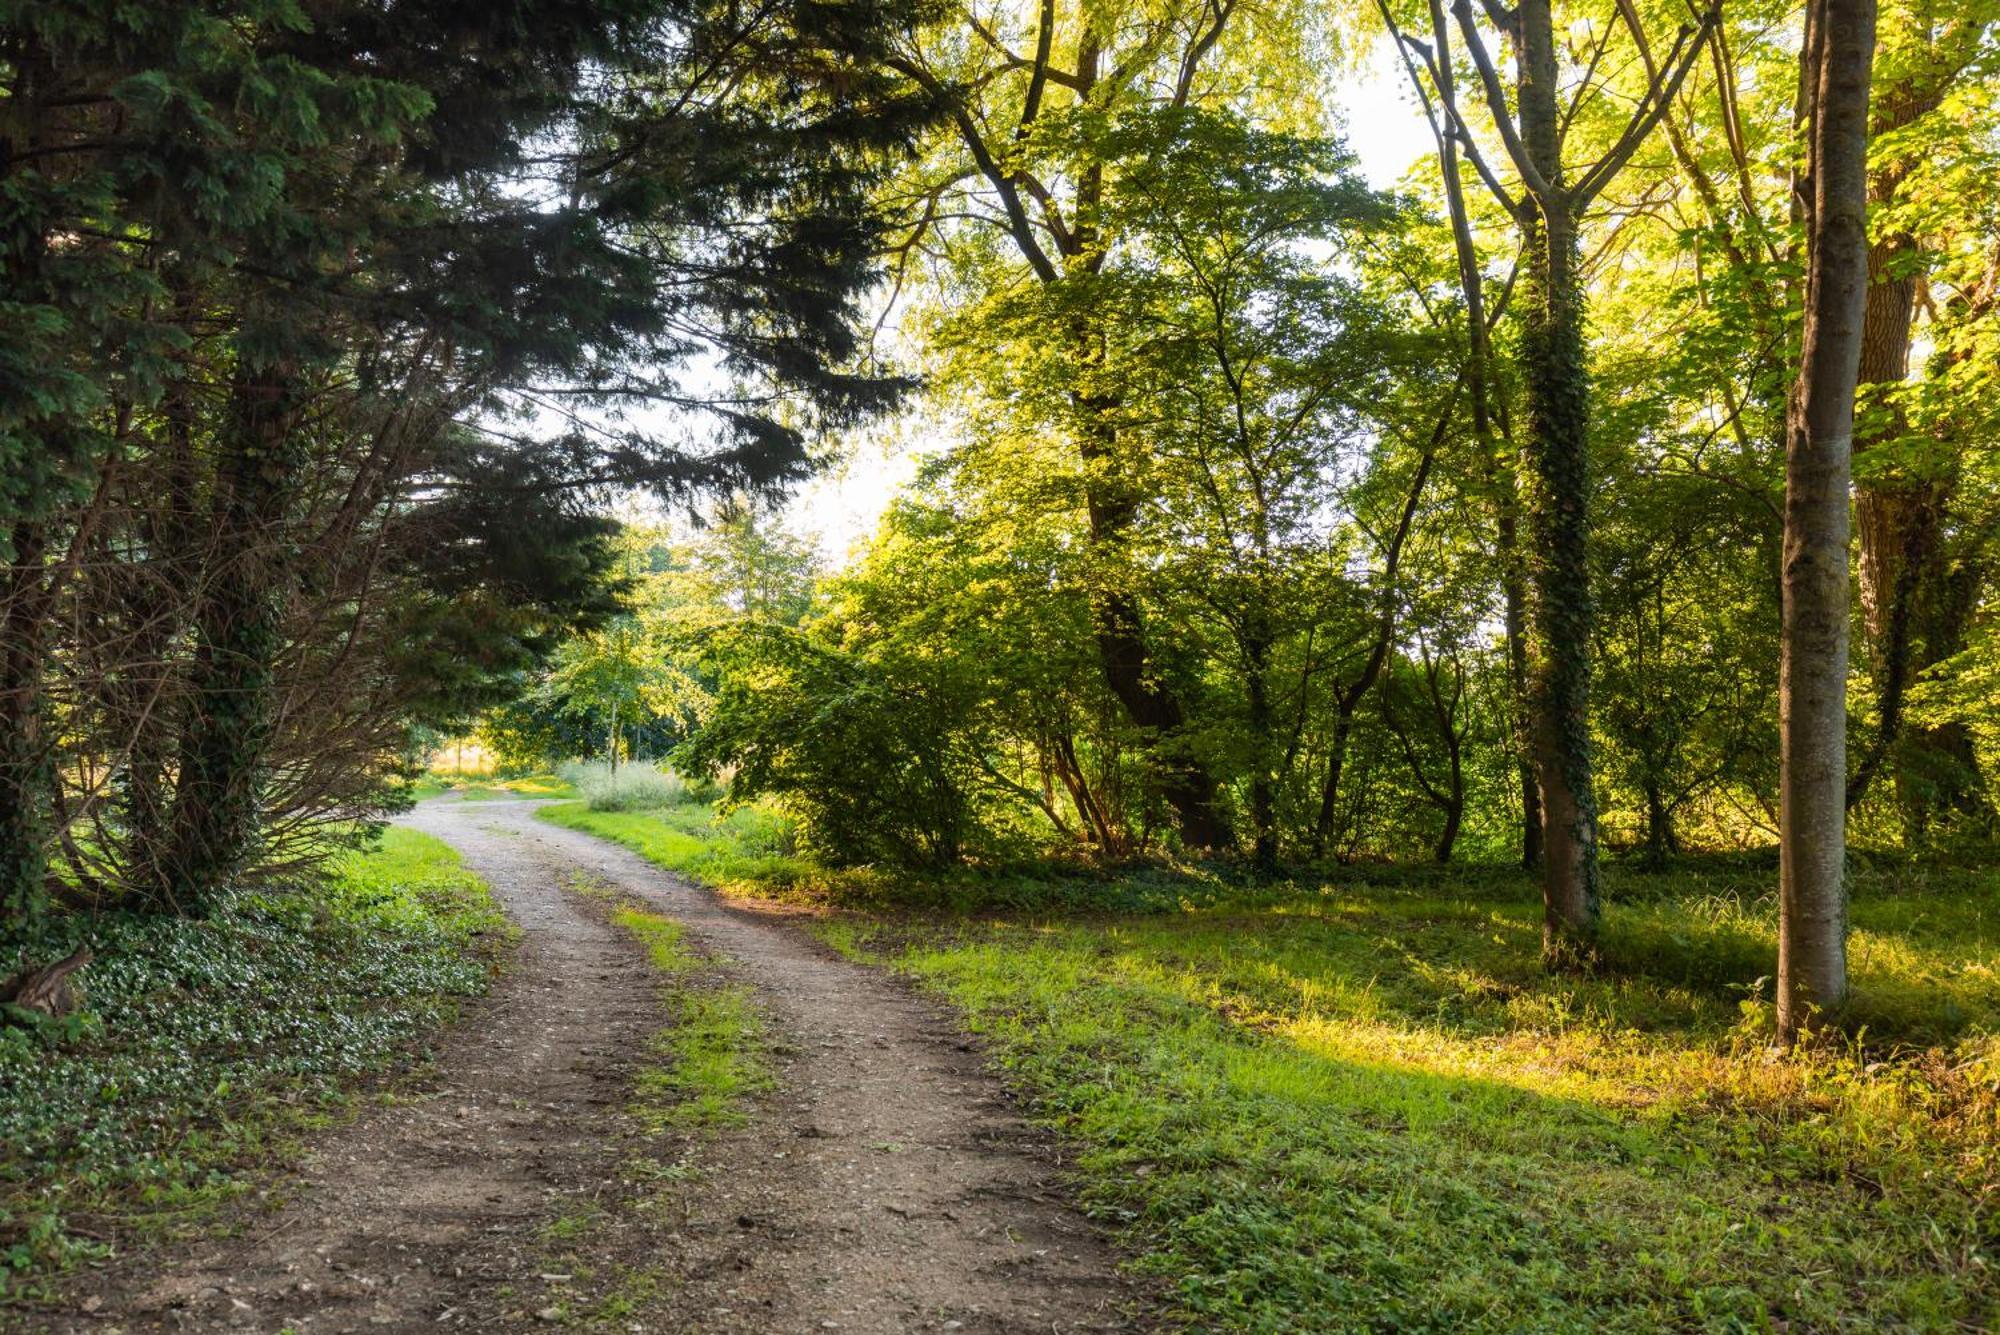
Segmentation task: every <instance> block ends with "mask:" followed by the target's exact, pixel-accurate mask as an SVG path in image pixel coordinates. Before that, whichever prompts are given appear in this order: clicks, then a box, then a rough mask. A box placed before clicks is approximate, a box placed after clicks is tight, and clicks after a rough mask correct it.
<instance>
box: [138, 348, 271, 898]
mask: <svg viewBox="0 0 2000 1335" xmlns="http://www.w3.org/2000/svg"><path fill="white" fill-rule="evenodd" d="M299 409H300V387H299V385H298V383H297V381H296V378H295V375H294V373H293V372H292V370H291V368H290V367H289V366H287V365H284V364H278V365H273V366H269V367H263V368H245V369H242V370H239V372H238V380H237V384H236V386H235V388H234V390H233V396H232V402H231V405H230V414H229V426H228V429H227V433H226V437H225V439H224V441H223V442H222V448H223V452H222V457H221V458H220V459H219V460H218V462H217V465H216V477H215V499H214V533H213V535H212V537H211V538H210V542H209V546H208V549H207V551H208V557H209V559H208V563H207V567H208V568H207V570H206V571H205V572H204V573H205V579H204V581H203V593H202V596H201V598H200V600H199V602H198V604H197V606H196V610H195V615H194V630H195V657H194V664H193V669H192V674H191V680H190V683H189V689H188V700H187V709H186V713H185V716H184V719H183V723H182V732H181V745H180V764H179V779H178V783H177V784H176V786H175V792H174V804H173V810H172V817H171V828H170V830H169V832H168V836H167V840H166V852H165V855H164V858H163V860H162V865H161V867H160V882H159V887H158V892H157V893H158V896H159V898H160V899H161V900H162V901H163V905H162V906H163V907H167V908H171V909H173V910H175V911H177V912H181V913H190V914H191V913H199V912H201V911H202V909H203V908H204V906H205V905H206V904H207V903H208V902H209V900H210V899H211V897H212V896H213V895H214V894H215V892H216V891H217V890H219V889H221V888H223V887H224V886H226V885H227V884H228V883H229V882H230V881H231V880H232V879H233V878H234V877H236V876H237V875H238V874H239V873H240V872H241V871H242V870H243V868H244V866H245V864H246V863H247V862H248V860H249V858H250V856H251V854H252V853H253V852H254V850H255V848H256V843H257V835H258V799H259V794H260V790H261V787H262V780H263V770H264V764H265V755H266V752H267V750H268V748H269V745H270V740H271V728H272V722H273V720H272V699H271V695H272V690H271V687H272V678H273V668H274V665H275V661H276V657H277V654H278V650H279V646H280V644H281V642H282V625H281V615H282V609H281V608H280V606H279V595H280V592H281V586H282V580H283V573H284V569H285V564H286V562H285V549H286V542H287V534H286V531H285V518H286V510H287V498H288V497H289V495H290V494H291V489H292V487H293V485H294V482H295V480H294V478H293V476H292V474H293V471H294V469H295V467H296V466H297V463H298V461H299V456H300V454H301V450H300V447H299V442H298V438H297V431H298V418H299Z"/></svg>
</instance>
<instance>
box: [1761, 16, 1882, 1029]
mask: <svg viewBox="0 0 2000 1335" xmlns="http://www.w3.org/2000/svg"><path fill="white" fill-rule="evenodd" d="M1874 51H1875V4H1874V0H1809V3H1808V7H1807V10H1806V40H1805V44H1804V49H1803V52H1802V55H1801V59H1802V60H1803V61H1804V65H1805V78H1806V80H1807V81H1808V85H1809V88H1810V93H1809V96H1808V99H1807V110H1808V116H1807V137H1808V141H1807V155H1806V162H1807V191H1806V196H1805V200H1804V203H1805V210H1806V300H1805V324H1804V331H1803V340H1802V348H1801V354H1800V361H1799V376H1798V381H1797V384H1796V386H1795V387H1794V390H1793V395H1792V404H1791V411H1790V414H1789V416H1790V422H1789V428H1788V430H1787V433H1786V442H1785V550H1784V595H1785V606H1784V629H1783V636H1782V641H1781V645H1780V651H1779V655H1780V656H1779V669H1778V671H1779V687H1778V702H1779V703H1778V708H1779V731H1780V743H1779V764H1780V776H1781V777H1780V781H1779V794H1778V815H1779V822H1778V823H1779V836H1778V838H1779V844H1778V857H1779V871H1778V882H1779V884H1778V1037H1779V1041H1780V1042H1783V1043H1786V1044H1790V1043H1792V1042H1794V1041H1795V1040H1796V1039H1797V1038H1798V1036H1799V1034H1800V1032H1801V1030H1802V1029H1803V1028H1804V1027H1805V1026H1806V1025H1807V1024H1808V1023H1810V1022H1811V1020H1812V1018H1813V1016H1814V1015H1815V1014H1817V1013H1822V1012H1825V1013H1831V1012H1836V1011H1838V1010H1839V1008H1840V1007H1841V1006H1842V1004H1843V1003H1844V1002H1845V1001H1846V999H1847V893H1846V886H1845V884H1844V881H1843V875H1844V872H1845V866H1846V813H1847V804H1846V788H1847V618H1848V608H1847V585H1848V563H1847V559H1848V470H1849V464H1850V457H1851V454H1852V450H1853V440H1854V389H1855V384H1856V381H1857V379H1858V375H1859V371H1860V364H1861V343H1862V323H1863V315H1864V311H1865V307H1866V304H1867V298H1868V234H1867V211H1868V179H1867V168H1868V94H1869V77H1870V69H1871V66H1872V65H1873V61H1874Z"/></svg>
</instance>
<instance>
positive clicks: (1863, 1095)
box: [556, 807, 2000, 1330]
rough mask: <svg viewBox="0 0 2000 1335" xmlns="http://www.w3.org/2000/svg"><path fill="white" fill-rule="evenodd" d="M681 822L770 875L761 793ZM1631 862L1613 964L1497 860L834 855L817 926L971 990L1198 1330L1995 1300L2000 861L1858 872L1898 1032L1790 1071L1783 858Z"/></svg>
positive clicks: (1583, 1325) (1849, 1311)
mask: <svg viewBox="0 0 2000 1335" xmlns="http://www.w3.org/2000/svg"><path fill="white" fill-rule="evenodd" d="M556 811H557V812H558V813H559V812H560V809H556ZM598 819H602V818H598ZM766 819H768V817H767V818H766ZM671 822H672V823H671V824H669V823H668V819H667V818H663V817H662V816H649V815H635V814H627V815H624V816H622V817H620V823H619V825H618V826H617V827H616V831H615V832H613V831H610V830H602V831H600V832H603V833H610V834H612V837H617V838H619V839H620V841H621V842H624V843H626V844H627V845H628V846H630V847H633V848H635V849H637V850H638V851H639V852H641V853H642V854H644V855H646V856H648V857H650V858H653V859H654V860H655V861H657V862H660V863H661V865H664V866H668V867H671V868H673V869H674V870H677V871H680V872H682V873H683V874H687V875H690V876H692V877H695V878H697V879H709V882H710V884H712V885H715V886H717V887H718V888H720V889H723V890H724V891H726V892H731V893H739V894H740V893H755V892H756V891H757V887H758V882H757V879H756V874H755V871H756V867H757V865H758V864H756V863H755V862H753V861H750V860H748V859H747V858H745V856H744V855H743V853H742V851H741V848H740V844H741V841H742V838H743V833H742V832H743V830H744V828H745V825H746V824H747V823H748V821H747V820H746V817H745V816H744V815H743V813H741V812H738V813H736V814H735V815H732V816H729V817H725V818H722V819H716V818H714V817H713V816H706V815H704V814H702V812H701V810H700V809H699V808H688V807H681V808H676V809H674V812H673V815H672V817H671ZM564 823H570V822H569V821H567V820H566V821H565V822H564ZM577 827H578V828H593V826H592V825H591V824H580V825H578V826H577ZM1612 872H1613V876H1612V880H1611V888H1612V892H1613V893H1612V895H1611V904H1610V907H1609V908H1608V910H1607V919H1606V938H1605V948H1606V952H1607V955H1608V956H1609V958H1610V959H1611V960H1612V961H1614V963H1615V965H1616V966H1617V967H1615V968H1611V969H1607V970H1605V971H1603V972H1601V973H1598V974H1594V975H1577V974H1556V975H1551V974H1549V973H1547V972H1546V971H1544V970H1543V968H1542V967H1541V961H1540V935H1539V933H1540V926H1539V905H1538V902H1537V900H1536V897H1535V893H1534V888H1533V886H1532V884H1531V883H1530V882H1529V881H1528V879H1527V878H1525V877H1523V876H1521V875H1519V874H1518V873H1516V872H1512V871H1502V870H1499V869H1487V870H1486V871H1484V872H1483V873H1474V874H1466V873H1464V872H1455V873H1453V874H1451V875H1449V876H1447V875H1441V874H1437V873H1429V874H1408V873H1403V874H1397V873H1394V872H1390V873H1386V874H1384V873H1378V874H1376V875H1374V876H1370V875H1369V874H1367V873H1365V872H1357V873H1354V874H1345V875H1337V876H1335V877H1332V878H1328V879H1325V880H1322V881H1318V882H1314V881H1310V880H1303V879H1302V880H1296V881H1293V882H1291V883H1289V884H1287V885H1284V886H1282V887H1265V888H1264V889H1263V890H1261V891H1257V892H1254V893H1251V894H1248V895H1232V894H1230V893H1228V892H1227V891H1226V890H1221V891H1218V890H1215V889H1213V888H1207V887H1203V886H1202V885H1201V884H1200V883H1199V882H1195V883H1193V884H1192V885H1191V887H1190V888H1191V891H1192V893H1190V895H1188V896H1187V897H1185V898H1183V899H1182V900H1181V901H1180V902H1178V903H1176V902H1173V901H1171V900H1169V899H1167V898H1166V897H1164V896H1158V897H1154V898H1153V899H1152V901H1151V902H1150V904H1149V905H1147V906H1145V907H1142V908H1139V909H1138V910H1137V911H1133V910H1130V909H1128V910H1127V911H1124V912H1115V913H1112V912H1102V911H1098V912H1069V913H1061V914H1050V913H1047V912H1032V911H1031V912H1022V911H1020V910H1004V909H1003V910H998V911H996V910H993V909H991V908H988V909H986V910H967V909H965V908H961V909H959V910H958V911H949V910H944V911H941V910H939V909H937V908H935V907H933V908H930V909H928V910H917V909H913V908H911V907H910V901H908V900H907V899H906V900H902V901H899V904H900V907H899V908H897V909H893V910H885V909H884V908H883V906H882V905H881V904H879V903H877V904H875V905H874V906H873V907H872V908H867V909H854V908H852V907H849V908H844V909H843V908H841V907H839V902H840V901H839V898H838V896H839V886H840V882H839V881H838V880H837V879H833V880H824V881H821V882H820V883H818V887H817V889H818V893H819V894H820V896H821V902H822V903H823V904H829V905H830V906H832V912H831V915H830V916H829V917H827V918H826V919H824V920H823V922H822V923H821V925H820V927H819V928H818V930H819V931H820V933H821V935H822V936H823V937H824V938H825V939H826V940H827V941H828V942H829V943H830V944H832V945H833V946H835V947H836V948H837V949H839V950H841V951H843V952H845V953H847V954H849V955H851V956H853V957H855V958H857V959H863V960H868V961H871V962H873V963H876V964H879V965H883V966H886V967H890V968H893V969H896V970H899V971H902V972H905V973H907V974H908V975H910V976H911V977H913V978H915V979H917V980H919V981H920V982H921V983H922V984H923V985H924V986H926V987H927V988H930V989H932V990H933V991H935V992H936V993H937V994H938V995H939V996H940V997H941V998H942V999H944V1000H945V1001H947V1002H949V1003H950V1004H951V1005H952V1006H954V1007H955V1008H956V1009H957V1010H958V1012H959V1014H960V1015H961V1016H962V1017H963V1018H964V1021H965V1023H967V1024H968V1025H969V1026H970V1027H971V1028H972V1029H974V1030H975V1031H977V1032H978V1033H980V1034H981V1035H982V1036H983V1037H984V1039H985V1041H986V1042H987V1043H988V1044H990V1045H991V1050H992V1051H993V1052H994V1054H995V1056H996V1058H997V1059H998V1061H999V1062H1000V1063H1001V1064H1002V1066H1003V1067H1004V1068H1005V1069H1006V1070H1007V1071H1008V1072H1009V1073H1010V1075H1011V1077H1012V1078H1013V1079H1014V1080H1015V1081H1016V1082H1017V1084H1018V1086H1019V1087H1020V1089H1021V1090H1022V1091H1023V1092H1024V1093H1025V1094H1026V1095H1028V1096H1029V1097H1030V1098H1031V1099H1032V1100H1033V1101H1034V1103H1035V1105H1036V1106H1037V1107H1038V1108H1039V1109H1040V1110H1041V1112H1042V1115H1043V1116H1045V1117H1046V1118H1048V1119H1049V1120H1050V1121H1051V1122H1053V1123H1054V1124H1055V1125H1057V1126H1059V1127H1060V1128H1061V1129H1062V1130H1063V1131H1064V1132H1065V1133H1066V1134H1067V1135H1068V1136H1070V1137H1072V1138H1073V1139H1074V1141H1076V1142H1078V1143H1079V1144H1080V1145H1081V1146H1082V1147H1083V1153H1082V1155H1081V1157H1080V1159H1079V1172H1080V1177H1081V1189H1082V1191H1083V1194H1084V1198H1085V1199H1086V1201H1087V1202H1088V1203H1089V1205H1090V1207H1091V1208H1092V1209H1093V1210H1095V1211H1096V1212H1098V1213H1099V1214H1100V1215H1101V1216H1102V1217H1104V1218H1106V1219H1107V1220H1110V1221H1113V1222H1114V1223H1116V1224H1118V1225H1120V1226H1122V1227H1124V1228H1126V1229H1128V1230H1129V1234H1128V1237H1129V1238H1130V1240H1131V1242H1132V1245H1133V1246H1134V1248H1135V1250H1136V1251H1137V1252H1138V1254H1139V1260H1138V1265H1139V1266H1140V1267H1142V1268H1143V1269H1145V1270H1148V1271H1150V1272H1153V1273H1156V1274H1158V1275H1160V1276H1163V1277H1164V1278H1165V1279H1166V1280H1167V1281H1168V1282H1169V1283H1171V1284H1172V1285H1173V1287H1174V1291H1175V1294H1176V1300H1177V1303H1178V1305H1179V1306H1180V1307H1181V1309H1182V1310H1183V1312H1184V1313H1185V1314H1186V1315H1187V1316H1188V1317H1189V1319H1191V1320H1193V1321H1195V1322H1196V1323H1197V1324H1199V1325H1203V1326H1207V1327H1210V1328H1224V1329H1244V1330H1281V1329H1290V1328H1295V1323H1296V1321H1297V1319H1298V1315H1299V1314H1300V1313H1304V1312H1312V1313H1320V1314H1337V1315H1323V1316H1322V1318H1318V1319H1320V1320H1322V1321H1323V1323H1324V1324H1325V1325H1326V1326H1327V1327H1328V1328H1339V1329H1402V1330H1410V1329H1434V1330H1447V1329H1490V1330H1508V1329H1524V1328H1533V1329H1550V1330H1558V1329H1569V1330H1593V1329H1632V1330H1647V1329H1661V1328H1674V1329H1715V1330H1730V1329H1770V1328H1782V1327H1784V1326H1790V1327H1792V1328H1800V1329H1841V1328H1861V1327H1878V1328H1879V1327H1880V1326H1883V1325H1890V1326H1902V1327H1906V1328H1911V1329H1930V1330H1948V1329H1954V1328H1962V1329H1969V1328H1979V1327H1981V1326H1983V1325H1985V1324H1988V1323H1990V1322H1991V1321H1992V1320H1993V1319H1995V1317H1996V1307H1995V1295H1996V1290H1995V1287H1994V1285H1993V1282H1992V1279H1991V1274H1992V1270H1991V1267H1992V1266H1993V1264H1994V1263H1995V1248H1996V1245H2000V1210H1996V1193H2000V1122H1997V1121H1996V1116H2000V1039H1996V1033H2000V886H1996V884H1995V881H1994V878H1993V876H1992V875H1991V873H1989V872H1985V871H1981V870H1967V869H1954V868H1945V867H1935V868H1928V869H1925V868H1917V867H1909V866H1888V865H1884V866H1879V867H1875V868H1872V869H1867V870H1864V871H1863V872H1862V873H1861V874H1860V875H1859V877H1858V880H1857V886H1856V892H1855V907H1854V915H1855V920H1854V938H1853V960H1854V969H1855V979H1856V990H1857V1002H1856V1004H1857V1007H1858V1008H1859V1013H1860V1014H1861V1015H1864V1016H1866V1017H1867V1022H1868V1023H1867V1027H1866V1028H1865V1029H1863V1030H1860V1031H1859V1033H1860V1037H1859V1038H1858V1039H1856V1040H1853V1041H1849V1042H1845V1043H1842V1044H1838V1045H1833V1046H1828V1047H1823V1048H1818V1049H1814V1050H1812V1051H1810V1052H1805V1053H1801V1054H1800V1055H1799V1056H1797V1057H1794V1058H1783V1057H1780V1056H1779V1055H1778V1054H1777V1052H1776V1051H1775V1049H1774V1048H1773V1040H1774V1030H1773V1017H1772V989H1771V980H1770V977H1769V974H1770V969H1771V961H1772V959H1773V958H1774V954H1775V933H1776V924H1775V907H1774V905H1773V904H1772V903H1771V902H1770V896H1769V895H1768V894H1765V893H1762V890H1763V887H1764V886H1765V884H1766V883H1767V880H1768V875H1767V872H1766V870H1765V869H1764V868H1762V867H1760V866H1758V865H1756V864H1755V862H1754V861H1749V862H1746V861H1744V860H1740V859H1739V860H1734V861H1724V860H1717V861H1713V862H1711V863H1707V864H1702V863H1695V864H1691V865H1689V866H1688V867H1686V868H1685V869H1683V870H1681V871H1679V872H1676V873H1673V874H1664V875H1663V874H1651V873H1645V872H1642V871H1638V870H1635V869H1632V868H1630V867H1619V866H1614V867H1613V868H1612ZM802 884H805V882H804V881H803V880H802V879H801V878H799V877H798V876H797V875H796V874H793V873H790V872H781V873H780V875H779V876H778V877H777V878H776V879H775V880H774V881H773V882H772V885H773V886H774V887H775V888H776V889H777V890H778V891H779V892H780V893H785V894H791V895H794V896H796V895H797V894H798V893H799V887H800V886H801V885H802Z"/></svg>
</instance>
